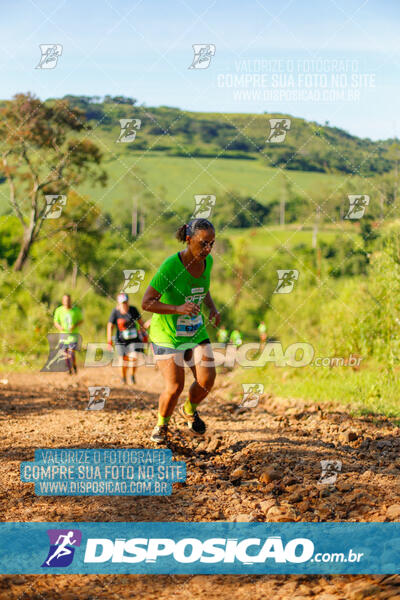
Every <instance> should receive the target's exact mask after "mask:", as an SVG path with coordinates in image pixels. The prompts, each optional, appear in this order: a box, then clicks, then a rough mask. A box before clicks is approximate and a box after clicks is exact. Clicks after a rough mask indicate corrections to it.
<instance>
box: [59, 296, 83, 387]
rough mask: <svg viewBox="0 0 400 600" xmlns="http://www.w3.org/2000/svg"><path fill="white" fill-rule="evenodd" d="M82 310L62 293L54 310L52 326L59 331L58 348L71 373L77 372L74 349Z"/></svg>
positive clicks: (81, 318) (76, 345) (81, 320)
mask: <svg viewBox="0 0 400 600" xmlns="http://www.w3.org/2000/svg"><path fill="white" fill-rule="evenodd" d="M82 322H83V317H82V311H81V309H80V308H79V307H78V306H72V303H71V296H70V295H69V294H64V296H63V297H62V305H61V306H59V307H58V308H56V310H55V312H54V326H55V328H56V329H58V331H60V332H61V334H62V335H61V336H60V342H59V346H60V350H63V351H64V353H65V360H66V363H67V368H68V372H69V374H70V375H72V373H73V372H75V374H76V373H77V372H78V370H77V367H76V356H75V350H76V349H77V347H78V339H79V338H78V335H79V329H78V328H79V327H80V325H82Z"/></svg>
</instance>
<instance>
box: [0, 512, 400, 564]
mask: <svg viewBox="0 0 400 600" xmlns="http://www.w3.org/2000/svg"><path fill="white" fill-rule="evenodd" d="M0 532H1V535H0V573H1V574H17V573H18V574H37V573H54V574H56V573H58V574H59V573H64V574H66V573H81V574H86V573H95V574H102V573H127V574H128V573H136V574H138V573H143V574H150V573H159V574H161V573H164V574H167V573H174V574H280V573H285V574H340V573H343V574H357V573H358V574H393V573H399V570H400V544H399V542H400V523H228V522H217V523H181V522H174V523H160V522H157V523H155V522H153V523H1V524H0Z"/></svg>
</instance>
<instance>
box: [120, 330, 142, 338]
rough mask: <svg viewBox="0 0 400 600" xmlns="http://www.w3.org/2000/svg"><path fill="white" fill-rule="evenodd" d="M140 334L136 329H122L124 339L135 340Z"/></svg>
mask: <svg viewBox="0 0 400 600" xmlns="http://www.w3.org/2000/svg"><path fill="white" fill-rule="evenodd" d="M137 336H138V333H137V330H136V329H124V330H123V331H121V337H122V339H123V340H135V339H136V338H137Z"/></svg>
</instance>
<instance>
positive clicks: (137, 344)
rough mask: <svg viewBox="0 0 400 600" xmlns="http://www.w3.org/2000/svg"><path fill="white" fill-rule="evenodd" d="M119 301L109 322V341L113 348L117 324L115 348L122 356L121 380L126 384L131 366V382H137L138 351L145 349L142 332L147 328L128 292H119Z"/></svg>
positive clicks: (144, 332)
mask: <svg viewBox="0 0 400 600" xmlns="http://www.w3.org/2000/svg"><path fill="white" fill-rule="evenodd" d="M117 302H118V304H117V307H116V308H114V309H113V311H112V313H111V315H110V318H109V319H108V323H107V343H108V345H109V347H110V348H111V349H112V339H113V338H112V332H113V328H114V326H116V328H117V332H116V336H115V349H116V351H117V354H118V356H120V357H121V358H122V361H121V367H122V377H121V381H122V382H123V383H124V384H126V383H127V373H128V368H129V367H131V369H132V370H131V374H130V375H129V382H130V383H132V384H133V383H136V381H135V371H136V362H137V352H143V350H144V347H143V342H142V341H141V338H140V334H142V335H145V334H146V330H145V325H144V323H143V320H142V318H141V316H140V313H139V311H138V310H137V308H136V307H135V306H130V305H129V298H128V296H127V295H126V294H119V295H118V297H117Z"/></svg>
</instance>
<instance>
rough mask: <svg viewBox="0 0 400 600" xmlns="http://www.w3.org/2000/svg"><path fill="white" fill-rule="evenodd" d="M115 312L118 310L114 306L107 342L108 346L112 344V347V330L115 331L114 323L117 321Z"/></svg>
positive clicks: (109, 320)
mask: <svg viewBox="0 0 400 600" xmlns="http://www.w3.org/2000/svg"><path fill="white" fill-rule="evenodd" d="M115 313H116V310H115V308H114V309H113V311H112V313H111V315H110V318H109V319H108V323H107V344H108V346H111V347H112V332H113V328H114V324H115V323H116V321H117V319H116V315H115Z"/></svg>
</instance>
